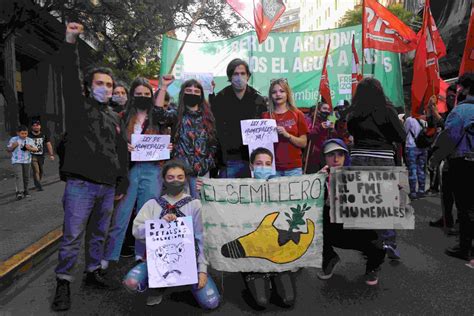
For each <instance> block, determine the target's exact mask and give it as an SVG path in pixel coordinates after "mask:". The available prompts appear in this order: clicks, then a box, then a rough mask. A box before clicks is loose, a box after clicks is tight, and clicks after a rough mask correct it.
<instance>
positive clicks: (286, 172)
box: [262, 78, 309, 176]
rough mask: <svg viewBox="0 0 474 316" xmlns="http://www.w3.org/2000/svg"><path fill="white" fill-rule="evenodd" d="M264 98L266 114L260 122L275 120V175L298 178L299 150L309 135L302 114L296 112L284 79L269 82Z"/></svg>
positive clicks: (299, 172) (303, 146)
mask: <svg viewBox="0 0 474 316" xmlns="http://www.w3.org/2000/svg"><path fill="white" fill-rule="evenodd" d="M268 96H269V99H270V104H269V112H265V113H263V114H262V118H263V119H274V120H276V124H277V132H278V143H275V144H274V147H275V164H276V170H277V175H278V176H297V175H302V174H303V169H302V167H303V159H302V150H303V148H305V147H306V144H307V134H308V132H309V131H308V126H307V124H306V121H305V118H304V114H303V112H301V111H300V110H298V109H297V108H296V105H295V102H294V100H293V95H292V92H291V89H290V86H289V85H288V82H287V80H286V79H284V78H281V79H276V80H272V81H271V83H270V88H269V90H268Z"/></svg>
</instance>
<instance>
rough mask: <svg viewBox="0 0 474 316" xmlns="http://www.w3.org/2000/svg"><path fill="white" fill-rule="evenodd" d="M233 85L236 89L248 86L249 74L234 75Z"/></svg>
mask: <svg viewBox="0 0 474 316" xmlns="http://www.w3.org/2000/svg"><path fill="white" fill-rule="evenodd" d="M232 86H233V87H234V88H235V89H236V90H243V89H245V87H246V86H247V76H240V75H235V76H232Z"/></svg>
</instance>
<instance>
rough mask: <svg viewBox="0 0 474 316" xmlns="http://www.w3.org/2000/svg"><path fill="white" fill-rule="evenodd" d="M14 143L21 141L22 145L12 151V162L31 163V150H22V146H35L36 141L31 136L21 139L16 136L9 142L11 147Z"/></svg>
mask: <svg viewBox="0 0 474 316" xmlns="http://www.w3.org/2000/svg"><path fill="white" fill-rule="evenodd" d="M14 143H19V144H20V145H18V146H17V147H16V148H15V150H14V151H13V152H12V164H16V163H31V152H30V151H29V150H21V148H22V147H23V146H24V145H25V144H26V145H30V146H32V147H35V142H34V141H33V140H32V139H31V138H29V137H26V138H25V139H21V138H20V137H19V136H15V137H12V138H11V139H10V141H9V142H8V147H11V146H12V145H13V144H14Z"/></svg>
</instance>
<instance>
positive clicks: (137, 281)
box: [123, 262, 221, 309]
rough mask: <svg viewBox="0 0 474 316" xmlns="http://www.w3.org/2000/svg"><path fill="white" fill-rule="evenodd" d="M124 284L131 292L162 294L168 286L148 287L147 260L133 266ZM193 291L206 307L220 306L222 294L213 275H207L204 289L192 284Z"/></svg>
mask: <svg viewBox="0 0 474 316" xmlns="http://www.w3.org/2000/svg"><path fill="white" fill-rule="evenodd" d="M123 285H124V286H125V289H127V290H128V291H129V292H131V293H137V292H140V293H141V292H145V291H146V290H154V291H155V292H158V293H159V294H162V293H163V292H164V290H165V289H166V288H159V289H148V269H147V264H146V262H141V263H139V264H137V265H136V266H135V267H133V268H132V269H131V270H130V271H129V272H128V273H127V275H126V276H125V277H124V279H123ZM191 293H192V294H193V296H194V298H195V299H196V302H197V303H198V304H199V306H201V308H204V309H215V308H217V307H218V306H219V303H220V300H221V298H220V295H219V291H218V290H217V286H216V284H215V283H214V280H213V279H212V277H211V276H210V275H209V274H208V275H207V283H206V285H204V287H203V288H202V289H199V290H198V288H197V284H193V285H191Z"/></svg>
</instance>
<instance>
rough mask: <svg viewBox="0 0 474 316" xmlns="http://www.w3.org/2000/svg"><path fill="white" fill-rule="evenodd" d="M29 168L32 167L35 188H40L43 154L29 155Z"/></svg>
mask: <svg viewBox="0 0 474 316" xmlns="http://www.w3.org/2000/svg"><path fill="white" fill-rule="evenodd" d="M31 156H32V157H31V168H32V169H33V180H34V182H35V187H36V188H37V189H39V188H41V179H43V170H44V168H43V166H44V156H39V155H31Z"/></svg>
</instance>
